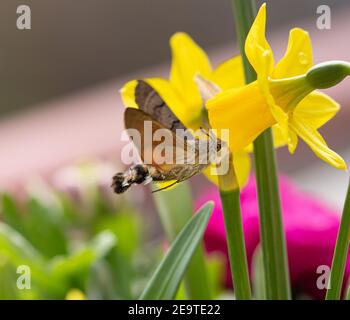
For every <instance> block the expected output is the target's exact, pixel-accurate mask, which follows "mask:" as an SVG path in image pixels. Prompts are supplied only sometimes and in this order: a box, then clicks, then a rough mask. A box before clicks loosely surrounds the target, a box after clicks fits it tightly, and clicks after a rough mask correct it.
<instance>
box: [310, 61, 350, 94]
mask: <svg viewBox="0 0 350 320" xmlns="http://www.w3.org/2000/svg"><path fill="white" fill-rule="evenodd" d="M348 75H350V64H349V63H348V62H345V61H328V62H323V63H320V64H317V65H315V66H314V67H312V68H311V69H310V70H309V71H308V73H307V74H306V80H307V82H308V83H309V84H310V85H311V86H312V87H313V88H314V89H325V88H330V87H333V86H335V85H336V84H338V83H339V82H341V81H342V80H343V79H344V78H345V77H346V76H348Z"/></svg>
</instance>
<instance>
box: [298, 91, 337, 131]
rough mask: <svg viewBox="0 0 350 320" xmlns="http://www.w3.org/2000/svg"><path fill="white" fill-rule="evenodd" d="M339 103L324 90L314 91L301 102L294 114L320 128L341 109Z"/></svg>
mask: <svg viewBox="0 0 350 320" xmlns="http://www.w3.org/2000/svg"><path fill="white" fill-rule="evenodd" d="M339 109H340V106H339V104H338V103H337V102H336V101H334V100H333V99H332V98H331V97H329V96H327V95H326V94H324V93H322V92H317V91H314V92H312V93H310V94H309V95H307V96H306V97H305V98H304V99H303V100H302V101H300V102H299V104H298V105H297V107H296V108H295V110H294V114H296V115H297V116H298V117H300V118H302V119H303V120H304V121H305V122H307V123H308V124H309V125H310V126H311V127H313V128H315V129H318V128H320V127H321V126H323V125H324V124H325V123H326V122H328V121H329V120H330V119H332V118H333V117H334V116H335V115H336V113H337V112H338V111H339Z"/></svg>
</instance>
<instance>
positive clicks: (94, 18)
mask: <svg viewBox="0 0 350 320" xmlns="http://www.w3.org/2000/svg"><path fill="white" fill-rule="evenodd" d="M267 2H268V28H267V30H268V36H269V39H270V41H271V43H272V45H273V48H274V50H275V52H277V55H278V56H281V55H282V54H283V52H284V50H285V46H286V42H287V35H288V30H289V29H290V28H291V27H293V26H296V25H298V26H300V27H303V28H305V29H307V30H308V31H309V32H310V34H311V36H312V40H313V47H314V52H315V62H321V61H323V60H327V59H344V60H349V58H350V53H349V52H350V50H349V42H348V41H347V39H348V32H349V30H350V22H349V19H348V13H349V10H350V3H349V2H348V1H346V0H334V1H322V2H320V1H319V0H310V1H302V0H298V1H293V4H291V3H290V2H289V1H287V0H271V1H267ZM260 3H261V2H260ZM19 4H28V5H29V6H30V8H31V10H32V29H31V30H24V31H21V30H18V29H17V28H16V18H17V15H16V8H17V6H18V5H19ZM320 4H328V5H329V6H330V8H331V13H332V16H331V30H318V29H317V27H316V19H317V14H316V10H317V7H318V6H319V5H320ZM230 5H231V4H230V1H228V0H220V1H215V2H214V1H211V0H190V1H188V0H179V1H162V0H150V1H147V2H146V1H139V0H131V1H120V0H119V1H114V0H102V1H97V0H77V1H68V0H62V1H56V0H47V1H41V0H30V1H27V2H26V3H25V2H23V1H16V0H3V1H1V3H0V15H1V19H0V39H1V59H0V70H1V72H0V88H1V89H0V92H1V94H0V147H1V152H0V164H1V167H0V187H8V186H9V187H13V186H14V185H17V184H21V183H22V182H23V181H25V180H27V179H28V178H30V177H31V176H32V175H35V174H37V173H40V174H41V173H47V172H49V171H50V170H53V169H54V168H56V167H57V166H60V165H62V164H67V163H70V162H72V161H76V160H77V159H79V158H89V157H100V156H109V157H111V158H112V159H115V161H118V160H119V149H120V142H119V136H120V130H121V127H122V121H121V118H122V112H121V110H122V106H121V100H120V97H119V94H118V90H119V88H120V87H121V85H122V84H123V83H124V82H125V81H126V80H128V79H131V78H134V77H144V76H146V75H153V76H155V75H167V73H168V68H169V61H170V50H169V47H168V39H169V37H170V35H171V34H173V33H174V32H176V31H186V32H188V33H189V34H191V35H192V36H193V37H194V39H195V40H196V41H197V42H198V43H199V44H200V45H201V46H203V48H205V49H206V50H207V51H209V54H210V57H211V59H212V61H213V63H214V64H215V63H217V62H218V61H220V60H222V59H224V58H227V57H230V56H232V55H234V54H237V53H238V50H237V43H236V37H235V30H234V23H233V20H232V10H231V6H230ZM348 87H349V80H346V81H344V82H343V83H342V84H341V85H340V86H338V87H337V88H336V89H334V90H332V94H333V97H334V98H335V99H337V100H338V101H339V102H340V103H341V104H342V107H343V108H342V111H341V112H340V113H339V114H338V115H337V116H336V118H335V119H334V121H332V122H331V123H329V124H327V126H326V127H324V129H322V131H323V132H324V133H325V135H326V137H327V140H328V141H329V144H330V145H331V146H332V147H334V149H336V150H337V151H339V152H340V153H341V154H342V155H343V156H344V157H345V158H346V159H349V151H348V150H347V148H348V147H349V146H348V141H349V129H348V115H349V112H350V111H349V108H350V107H349V102H348V101H349V90H346V88H348ZM279 158H280V160H281V161H279V167H280V169H281V170H282V171H283V172H286V173H289V174H290V175H292V176H293V177H294V178H295V179H296V180H297V181H299V182H300V184H301V185H302V186H303V187H305V188H306V189H308V190H311V191H315V192H318V193H320V194H321V195H322V196H324V197H326V199H329V200H330V201H332V202H333V203H334V204H335V205H341V201H342V199H343V195H344V184H345V182H346V174H344V173H340V172H337V171H335V170H333V169H331V168H328V167H327V166H326V165H324V164H322V163H321V162H320V161H318V159H316V158H315V156H314V155H313V154H312V153H311V152H310V151H309V150H308V149H307V148H306V147H304V146H303V144H302V143H301V144H300V147H298V150H297V152H296V154H295V156H293V157H291V156H289V155H288V154H287V152H286V150H280V151H279ZM309 177H312V179H311V178H309ZM311 181H312V182H311ZM316 181H317V182H316ZM314 186H315V187H316V188H313V187H314ZM330 186H331V188H330ZM314 189H315V190H314ZM323 191H325V192H323ZM339 203H340V204H339Z"/></svg>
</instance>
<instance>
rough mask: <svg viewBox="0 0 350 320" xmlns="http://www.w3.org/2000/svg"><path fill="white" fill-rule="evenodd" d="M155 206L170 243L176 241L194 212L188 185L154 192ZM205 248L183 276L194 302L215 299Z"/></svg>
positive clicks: (198, 249)
mask: <svg viewBox="0 0 350 320" xmlns="http://www.w3.org/2000/svg"><path fill="white" fill-rule="evenodd" d="M179 199H181V201H179ZM154 200H155V203H156V207H157V210H158V213H159V216H160V219H161V222H162V225H163V228H164V229H165V234H166V236H167V240H168V242H169V243H171V242H173V241H174V239H175V238H176V236H177V235H178V234H179V232H180V231H181V229H182V228H183V227H184V226H185V224H186V223H187V222H188V221H189V220H190V219H191V217H192V212H193V205H192V195H191V190H190V188H189V185H188V183H186V182H182V183H180V184H178V185H176V186H175V187H173V188H171V189H168V190H164V191H162V192H158V193H154ZM207 269H208V268H207V265H206V261H205V257H204V248H203V245H202V244H200V245H199V246H198V248H197V249H196V251H195V253H194V254H193V256H192V259H191V261H190V263H189V265H188V268H187V270H186V274H185V277H184V281H185V288H186V293H187V297H188V298H189V299H195V300H209V299H211V298H212V292H211V291H210V281H209V276H208V270H207Z"/></svg>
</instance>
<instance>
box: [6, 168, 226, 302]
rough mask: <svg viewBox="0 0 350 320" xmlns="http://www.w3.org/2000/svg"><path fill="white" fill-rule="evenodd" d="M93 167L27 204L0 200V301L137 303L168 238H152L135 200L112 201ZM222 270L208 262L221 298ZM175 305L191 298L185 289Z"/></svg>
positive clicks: (31, 193)
mask: <svg viewBox="0 0 350 320" xmlns="http://www.w3.org/2000/svg"><path fill="white" fill-rule="evenodd" d="M92 168H93V166H91V165H88V166H80V167H77V168H75V169H74V170H77V172H78V176H79V179H77V180H74V184H72V181H68V182H69V183H68V182H67V184H63V186H62V183H61V184H60V186H59V187H56V186H55V187H52V186H48V185H47V184H44V183H42V182H41V183H40V184H39V185H40V187H39V188H37V187H36V188H28V192H27V194H26V195H25V197H23V196H21V197H18V196H16V198H15V196H14V195H11V194H8V193H2V194H0V300H1V299H65V298H71V297H73V298H74V294H73V292H80V293H81V294H80V296H82V297H85V298H86V299H137V298H139V296H140V294H141V292H142V291H143V290H144V288H145V287H146V284H147V282H148V280H149V279H150V277H151V275H152V273H153V272H154V270H155V269H156V267H157V264H158V263H159V262H160V261H161V259H162V256H163V255H164V248H165V247H164V244H165V242H164V238H163V237H162V236H161V237H157V238H156V239H155V238H154V230H152V225H151V222H150V219H149V217H148V216H147V215H146V214H145V213H142V214H141V213H140V212H138V210H137V208H136V206H135V203H134V202H137V201H130V200H129V199H128V198H126V197H124V196H115V195H113V194H111V193H110V192H111V191H110V188H109V185H108V184H106V185H103V184H102V185H101V183H100V181H99V179H98V175H99V170H95V169H94V170H92ZM71 169H72V168H71ZM74 170H73V171H74ZM71 173H72V172H70V175H71ZM66 176H67V175H66ZM74 176H76V173H74ZM87 176H88V177H89V178H87ZM91 176H93V177H91ZM108 177H109V176H108ZM68 180H69V179H68ZM160 235H161V233H160ZM218 265H220V263H219V264H218V259H208V266H209V273H210V278H211V282H212V285H213V287H215V288H216V289H215V291H216V292H217V293H219V292H220V289H218V288H219V287H220V286H219V285H218V284H219V283H220V280H221V274H220V270H222V268H221V269H220V268H218ZM21 266H25V267H29V270H30V290H28V289H26V288H22V289H20V288H19V287H18V283H17V282H18V281H19V280H18V279H19V278H20V276H21V274H22V272H21V269H20V268H21ZM177 298H178V299H184V298H186V295H185V292H184V290H183V288H182V287H180V290H179V291H178V293H177Z"/></svg>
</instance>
